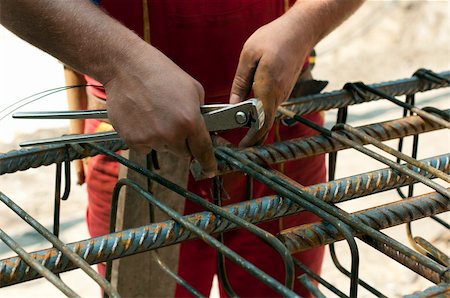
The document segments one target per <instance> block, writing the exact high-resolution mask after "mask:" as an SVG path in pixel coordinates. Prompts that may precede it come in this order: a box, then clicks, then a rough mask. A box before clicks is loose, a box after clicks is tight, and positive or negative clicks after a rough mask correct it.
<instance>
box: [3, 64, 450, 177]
mask: <svg viewBox="0 0 450 298" xmlns="http://www.w3.org/2000/svg"><path fill="white" fill-rule="evenodd" d="M439 75H441V76H443V77H446V78H450V71H447V72H442V73H439ZM370 86H371V87H373V88H376V89H379V90H381V91H383V92H386V93H389V94H391V95H394V96H398V95H402V94H413V93H416V92H421V91H426V90H431V89H436V88H442V87H446V86H448V84H446V83H442V84H438V83H433V82H430V81H428V80H421V79H419V78H417V77H412V78H409V79H402V80H397V81H391V82H384V83H380V84H373V85H370ZM379 98H380V97H378V96H377V95H371V96H369V97H368V98H367V100H375V99H379ZM360 102H362V101H358V100H356V99H355V98H354V97H353V96H352V95H351V93H350V92H348V91H347V90H338V91H333V92H329V93H322V94H318V95H313V96H305V97H301V98H299V99H296V100H295V101H294V102H292V103H288V104H287V105H286V106H289V105H295V106H296V107H297V108H296V109H295V111H296V112H297V113H299V114H306V113H311V112H314V111H320V110H328V109H332V108H340V107H344V106H347V105H349V104H356V103H360ZM447 113H448V111H447ZM393 125H394V127H393V129H395V123H393ZM411 125H413V126H414V127H410V128H408V131H407V132H404V133H403V132H402V131H403V130H405V129H406V128H405V127H404V126H402V125H400V127H399V129H400V132H397V133H395V134H396V135H397V134H398V135H397V136H392V137H388V138H387V139H393V138H398V137H402V136H407V135H411V134H414V133H422V132H426V131H431V130H435V129H439V128H441V127H439V126H433V125H431V124H429V123H425V126H426V127H424V128H421V127H420V125H423V123H417V124H413V123H411ZM411 128H412V129H413V130H410V129H411ZM379 129H380V128H378V129H376V128H375V129H374V133H375V135H372V136H374V137H376V134H377V133H378V132H379V133H381V135H385V134H386V133H387V132H386V131H385V130H384V129H381V131H380V130H379ZM414 129H417V132H414ZM388 133H389V131H388ZM387 139H383V140H387ZM304 141H306V142H305V143H304V144H302V143H303V142H304ZM317 142H318V144H320V145H316V143H317ZM102 146H103V147H105V148H107V149H109V150H111V151H117V150H120V149H126V148H127V146H126V144H125V143H124V142H123V141H111V142H104V143H102ZM311 146H313V147H311ZM330 146H331V147H330ZM333 146H334V147H335V148H334V147H333ZM76 147H77V146H75V145H74V146H65V145H55V146H42V147H38V148H32V149H21V150H15V151H11V152H7V153H1V154H0V175H3V174H6V173H13V172H17V171H24V170H27V169H30V168H37V167H40V166H47V165H50V164H53V163H58V162H62V161H72V160H75V159H81V158H84V157H88V156H94V155H96V154H98V152H96V151H95V150H92V149H91V148H86V147H84V146H78V147H79V148H78V149H76ZM320 147H327V149H323V150H321V149H320ZM345 148H346V147H345V146H342V144H328V142H327V141H326V140H323V139H320V138H319V139H316V138H315V137H313V138H308V139H305V140H302V141H301V142H299V141H298V140H297V141H294V142H293V143H292V142H281V143H277V144H274V145H269V146H265V147H255V148H251V149H248V150H244V152H245V153H246V154H248V157H249V158H253V161H255V162H258V161H259V162H265V164H267V163H269V164H272V163H279V162H284V161H287V160H293V159H299V158H304V157H307V156H311V155H316V154H320V153H326V152H333V151H337V150H340V149H345ZM292 150H293V151H292ZM291 151H292V152H291ZM315 152H317V153H315ZM271 155H272V156H273V157H271ZM219 169H220V172H221V173H225V172H229V171H231V167H230V166H229V165H228V166H227V165H226V164H223V163H221V164H219Z"/></svg>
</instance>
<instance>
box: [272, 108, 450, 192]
mask: <svg viewBox="0 0 450 298" xmlns="http://www.w3.org/2000/svg"><path fill="white" fill-rule="evenodd" d="M278 111H279V112H281V113H283V114H285V115H286V116H288V117H290V118H292V119H294V120H296V121H298V122H300V123H302V124H305V125H307V126H308V127H311V128H312V129H314V130H316V131H318V132H320V133H321V134H322V135H323V136H325V137H327V138H329V139H330V140H333V139H334V140H337V141H338V142H341V143H344V144H346V145H348V146H350V147H351V148H353V149H355V150H358V151H359V152H361V153H364V154H365V155H367V156H370V157H372V158H373V159H375V160H378V161H380V162H382V163H384V164H386V165H388V166H390V167H391V168H393V169H396V170H397V171H400V172H402V173H404V174H406V175H408V176H411V177H413V178H414V179H415V180H418V181H420V182H422V183H423V184H425V185H427V186H429V187H431V188H433V189H434V190H436V191H437V192H439V193H441V194H443V195H445V196H446V197H448V198H450V191H449V190H448V189H446V188H445V187H443V186H441V185H440V184H438V183H436V182H434V181H432V180H430V179H428V178H427V177H424V176H422V175H419V174H417V173H416V172H414V171H411V170H410V169H408V168H407V167H401V166H400V165H399V164H398V163H396V162H393V161H392V160H390V159H389V158H386V157H385V156H383V155H381V154H378V153H377V152H375V151H373V150H370V149H368V148H367V147H364V146H363V145H362V144H361V143H360V142H358V141H355V140H353V139H350V138H349V137H348V136H344V135H342V134H339V133H337V132H336V131H334V130H329V129H326V128H324V127H321V126H320V125H317V124H316V123H314V122H312V121H310V120H308V119H306V118H304V117H301V116H299V115H297V114H295V113H294V112H292V111H289V110H287V109H285V108H281V107H279V108H278ZM346 131H347V132H350V131H349V130H346ZM351 133H353V134H354V135H356V137H358V138H360V139H362V140H365V141H366V142H369V144H373V145H375V146H377V144H378V145H381V146H383V147H387V146H385V145H384V144H382V143H381V142H380V141H377V140H376V139H374V138H371V137H370V136H369V135H367V134H364V133H361V132H359V131H357V130H356V129H353V131H351ZM383 147H380V148H383ZM388 148H389V147H388Z"/></svg>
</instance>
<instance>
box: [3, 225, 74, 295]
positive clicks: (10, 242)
mask: <svg viewBox="0 0 450 298" xmlns="http://www.w3.org/2000/svg"><path fill="white" fill-rule="evenodd" d="M0 240H2V241H3V242H4V243H5V244H6V245H7V246H8V247H9V248H11V249H12V250H13V251H14V252H16V253H17V255H19V256H20V258H22V260H24V261H25V262H26V263H27V264H28V265H29V266H30V267H31V268H33V269H34V270H36V271H37V272H38V273H39V274H40V275H42V276H43V277H45V278H46V279H47V280H48V281H49V282H51V283H52V284H53V285H54V286H55V287H57V288H58V289H59V290H60V291H61V292H63V293H64V294H65V295H66V296H67V297H80V296H78V295H77V293H75V292H74V291H73V290H72V289H71V288H69V287H68V286H67V284H65V283H64V282H63V281H62V280H61V279H60V278H58V276H56V275H55V274H54V273H53V272H51V271H50V270H48V269H47V268H45V267H44V266H43V265H42V264H41V263H39V262H37V261H36V260H35V259H33V258H32V257H31V256H30V254H29V253H27V252H26V251H25V250H24V249H23V248H22V247H21V246H20V245H19V243H17V242H16V241H14V239H12V238H11V237H10V236H8V234H6V233H5V232H4V231H3V230H2V229H0Z"/></svg>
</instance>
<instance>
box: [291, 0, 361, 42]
mask: <svg viewBox="0 0 450 298" xmlns="http://www.w3.org/2000/svg"><path fill="white" fill-rule="evenodd" d="M363 2H364V0H298V1H297V2H296V3H295V4H294V6H293V7H292V8H291V9H290V10H289V11H288V12H287V13H286V17H288V18H292V19H293V20H294V23H296V24H297V26H296V28H295V29H293V30H296V33H297V34H296V36H301V37H302V40H303V41H304V42H306V43H308V44H309V45H310V46H311V47H314V46H315V45H316V44H317V43H318V42H319V41H320V40H322V39H323V38H324V37H325V36H326V35H328V34H329V33H330V32H331V31H333V30H334V29H335V28H337V27H338V26H339V25H340V24H341V23H342V22H343V21H345V20H346V19H347V18H348V17H349V16H350V15H351V14H353V12H355V11H356V10H357V9H358V8H359V7H360V6H361V4H362V3H363Z"/></svg>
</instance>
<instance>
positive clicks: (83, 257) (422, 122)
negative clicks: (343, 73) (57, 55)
mask: <svg viewBox="0 0 450 298" xmlns="http://www.w3.org/2000/svg"><path fill="white" fill-rule="evenodd" d="M449 79H450V72H443V73H439V74H436V73H433V72H431V71H428V70H420V71H418V72H417V73H416V74H415V76H414V77H412V78H411V79H406V80H399V81H394V82H386V83H382V84H374V85H371V86H368V87H367V86H365V85H361V84H359V83H358V84H353V86H357V87H358V88H362V89H364V92H361V90H358V89H353V90H352V89H351V88H348V87H346V90H341V91H335V92H330V93H324V94H319V95H313V96H307V97H304V98H299V99H295V100H293V101H291V102H289V103H287V104H286V105H284V107H287V108H289V109H290V110H289V111H288V112H286V113H285V115H284V116H286V114H287V116H288V117H289V118H292V119H295V120H297V121H301V122H302V123H304V124H306V125H310V126H311V127H312V128H313V129H316V130H318V131H319V132H320V133H321V135H317V136H313V137H309V138H305V139H297V140H288V141H284V142H280V143H276V144H272V145H267V146H260V147H254V148H248V149H244V150H232V149H230V148H226V147H218V148H216V156H217V159H218V162H219V171H220V174H225V173H228V172H232V171H243V172H245V173H247V174H248V175H249V176H251V177H253V178H255V179H257V180H259V181H261V182H263V183H264V184H266V185H267V186H268V187H270V188H272V189H273V190H274V191H275V192H276V193H277V195H273V196H268V197H263V198H259V199H253V200H250V201H246V202H242V203H238V204H233V205H228V206H224V207H219V206H216V205H214V204H212V203H209V202H207V201H205V200H203V199H202V198H201V197H198V196H197V195H195V194H193V193H191V192H189V191H188V190H186V189H183V188H181V187H180V186H178V185H176V184H173V183H172V182H170V181H169V180H167V179H165V178H163V177H161V176H159V175H157V174H156V173H154V172H152V171H150V170H148V169H146V168H143V167H141V166H139V165H137V164H134V163H132V162H130V161H128V160H126V159H125V158H123V157H121V156H120V155H118V154H116V153H114V152H115V151H118V150H121V149H126V148H127V147H126V145H125V144H124V143H123V142H121V141H114V142H101V143H98V144H100V145H95V144H94V143H92V144H91V143H88V144H75V145H66V146H61V145H56V146H47V147H43V148H33V149H27V150H17V151H11V152H8V153H5V154H0V175H1V174H6V173H13V172H16V171H23V170H26V169H29V168H35V167H39V166H43V165H50V164H53V163H56V164H57V165H58V169H59V171H57V184H58V185H57V187H56V194H55V207H58V208H59V205H58V203H59V200H60V199H66V198H67V197H68V196H69V192H70V188H67V187H66V189H65V191H64V194H63V196H62V198H61V197H60V195H61V190H60V185H61V183H60V182H61V178H60V175H61V163H62V162H65V163H66V166H67V165H68V162H70V161H71V160H75V159H80V158H84V157H86V156H94V155H96V154H99V153H100V154H105V155H107V156H109V157H111V158H113V159H115V160H117V161H118V162H120V163H121V164H123V165H125V166H126V167H128V168H129V169H132V170H134V171H137V172H138V173H141V174H143V175H145V176H146V177H147V178H148V179H150V180H152V181H155V182H157V183H159V184H161V185H163V186H165V187H167V188H168V189H170V190H172V191H174V192H176V193H178V194H180V195H182V196H184V197H186V198H187V199H190V200H192V201H194V202H195V203H196V204H199V205H200V206H202V207H203V208H204V209H205V210H206V211H204V212H201V213H197V214H193V215H188V216H181V215H179V214H177V213H175V212H173V210H170V208H168V207H167V206H165V204H163V203H161V201H159V200H158V199H157V198H154V197H153V196H152V195H151V194H150V193H149V192H147V191H146V190H144V189H142V188H140V187H139V186H138V185H137V184H135V183H134V182H133V181H131V180H121V181H119V182H118V185H117V189H120V188H121V187H122V186H126V187H131V188H133V189H134V190H135V191H137V192H138V193H139V194H140V196H142V197H143V198H145V199H147V200H148V201H149V202H151V204H154V205H155V206H157V207H158V208H160V209H161V210H164V212H165V213H167V214H168V215H169V216H170V217H171V218H172V219H171V220H167V221H165V222H160V223H154V224H149V225H145V226H142V227H139V228H135V229H129V230H124V231H119V232H114V233H111V234H108V235H105V236H102V237H96V238H92V239H87V240H83V241H78V242H74V243H70V244H63V243H59V242H58V240H57V239H55V238H56V237H54V236H52V235H51V234H49V232H48V231H47V230H45V229H44V230H45V231H44V230H42V227H41V226H39V224H38V223H36V222H34V221H33V219H32V218H31V216H29V215H27V214H26V213H25V212H22V211H23V210H22V211H20V212H18V214H19V215H20V216H21V217H22V218H24V220H27V221H28V222H29V223H30V224H32V225H33V227H35V228H37V229H38V230H39V231H40V232H41V233H43V234H44V235H46V237H47V238H48V239H49V240H51V242H52V243H53V244H54V245H55V246H57V247H56V248H51V249H44V250H40V251H36V252H32V253H29V254H28V253H26V252H25V251H23V249H22V248H21V247H20V246H18V245H16V244H14V243H13V242H11V241H10V240H11V239H10V237H9V236H8V235H6V234H4V233H3V232H2V233H1V235H0V236H1V238H2V240H3V241H6V242H8V243H9V244H11V247H13V248H14V249H16V251H17V252H18V253H19V255H20V256H17V257H12V258H8V259H4V260H0V287H3V286H8V285H13V284H17V283H21V282H24V281H27V280H31V279H35V278H39V277H41V274H43V275H46V276H47V278H50V279H51V280H52V282H53V283H54V284H55V285H56V286H57V287H58V288H60V289H61V290H62V291H63V292H64V293H65V294H66V295H68V296H74V293H72V292H70V291H71V290H70V289H69V288H67V286H65V285H64V284H61V283H60V282H59V281H58V279H57V277H56V276H55V275H54V274H58V273H61V272H65V271H68V270H72V269H76V268H79V267H84V266H85V265H83V264H85V263H86V265H87V264H97V263H100V262H106V261H111V260H114V259H118V258H122V257H125V256H129V255H133V254H137V253H140V252H144V251H149V250H155V249H157V248H162V247H165V246H168V245H172V244H175V243H179V242H182V241H185V240H187V239H193V238H200V239H202V240H203V241H205V242H206V243H208V244H210V245H212V246H213V247H214V248H215V249H217V250H218V252H219V253H220V255H221V256H226V257H227V258H230V259H231V260H232V261H234V262H235V263H236V264H238V265H239V266H242V268H244V269H246V270H247V271H248V272H249V273H250V274H253V275H254V276H256V277H257V278H259V279H260V280H261V281H263V282H264V283H265V284H267V285H268V286H269V287H271V288H272V289H274V290H275V291H277V292H278V293H279V294H280V295H283V296H286V297H296V294H295V293H294V292H292V290H291V287H292V278H293V276H292V272H293V271H292V269H293V266H294V263H295V266H297V267H299V268H303V270H304V272H305V274H303V275H301V276H298V277H297V279H298V280H299V281H300V282H301V283H302V284H303V285H304V286H305V287H306V288H307V289H309V290H310V291H311V293H313V294H314V295H315V296H317V297H322V296H323V294H322V292H321V291H320V289H318V288H317V286H316V284H314V282H313V281H317V282H319V283H320V284H321V285H323V286H324V287H326V288H328V289H330V290H331V291H332V292H333V293H335V294H336V295H337V296H339V297H356V296H357V294H358V284H359V285H361V286H363V287H365V288H366V289H368V290H369V291H371V292H372V293H373V294H374V295H376V296H384V295H383V294H382V293H380V292H379V291H378V290H377V289H375V288H373V287H371V286H370V285H369V284H368V283H366V282H364V281H362V280H361V279H360V278H359V276H358V268H359V258H360V257H361V256H360V255H359V252H358V246H357V244H356V242H355V240H354V238H355V237H358V238H360V239H361V240H363V241H364V242H365V243H367V244H369V245H370V246H372V247H373V248H374V249H377V250H378V251H380V252H382V253H384V254H385V255H386V256H388V257H390V258H392V259H393V260H395V261H397V262H399V263H401V264H402V265H403V266H405V267H407V268H409V269H411V270H413V271H415V272H416V273H417V274H419V275H421V276H423V277H425V278H427V279H428V280H430V281H432V282H434V283H436V284H439V285H438V286H437V287H435V288H430V290H427V291H424V292H423V293H422V294H424V295H428V293H431V292H432V293H435V292H436V293H445V292H446V291H448V283H449V282H450V271H449V268H448V259H449V258H448V256H447V255H446V254H445V252H442V251H440V250H439V249H437V248H436V247H434V246H433V245H432V244H431V243H430V242H428V241H427V240H426V239H423V238H421V237H415V238H414V239H415V241H416V242H417V243H418V245H421V247H423V248H424V249H425V251H426V253H425V255H422V254H420V253H418V252H416V251H414V250H412V249H410V248H408V247H406V246H404V245H403V244H401V243H399V242H397V241H396V240H395V239H392V238H390V237H388V236H387V235H385V234H383V233H380V232H379V230H381V229H384V228H387V227H391V226H394V225H398V224H402V223H410V222H412V221H414V220H417V219H420V218H424V217H433V216H434V215H436V214H439V213H442V212H446V211H448V210H449V209H450V201H449V192H448V190H447V188H446V187H444V186H443V185H441V184H440V183H439V182H436V181H437V180H434V181H432V180H431V179H434V178H443V179H445V180H448V177H449V176H448V174H449V172H450V153H446V154H443V155H441V156H437V157H434V158H428V159H424V160H421V161H417V160H416V159H415V154H413V157H409V156H407V155H405V154H403V153H402V152H401V149H400V150H399V151H396V150H394V149H392V148H390V147H387V146H385V145H384V144H381V143H380V142H381V141H385V140H391V139H401V138H403V137H406V136H411V135H415V136H417V135H419V134H421V133H424V132H429V131H433V130H438V129H442V128H444V127H447V125H448V119H449V118H450V110H445V111H441V110H437V109H435V108H427V109H423V112H422V110H420V111H418V110H417V108H416V107H415V106H414V105H413V104H410V103H408V104H407V105H404V104H399V105H400V106H402V107H405V108H408V109H409V110H410V111H412V112H418V114H420V115H421V116H422V117H426V118H422V117H420V116H409V117H404V118H402V119H397V120H391V121H386V122H382V123H378V124H371V125H366V126H363V127H359V128H353V127H350V126H349V125H347V124H345V123H344V124H340V126H337V128H341V129H342V130H334V131H327V130H325V129H323V128H320V127H316V126H315V125H314V124H311V123H308V122H307V121H305V120H304V118H302V117H300V115H301V114H305V113H310V112H314V111H320V110H326V109H330V108H343V107H347V106H348V105H352V104H359V103H362V102H367V101H372V100H378V99H382V98H386V99H388V100H390V101H392V102H395V103H398V102H397V99H396V98H394V96H398V95H405V94H406V95H409V96H413V95H414V94H415V93H417V92H421V91H426V90H430V89H436V88H442V87H446V86H448V85H449V82H450V81H449ZM366 87H367V88H366ZM353 88H354V87H353ZM374 90H375V91H374ZM369 91H370V92H369ZM405 115H406V114H405ZM366 144H372V145H375V146H378V147H379V148H381V149H383V150H384V151H385V152H388V153H390V154H394V155H395V156H396V157H397V158H400V159H403V160H404V161H406V162H407V163H406V164H403V165H400V164H395V163H393V162H391V161H390V160H387V159H386V158H385V157H382V156H380V157H379V159H380V160H381V161H383V162H385V163H386V164H388V165H389V166H390V168H387V169H382V170H377V171H372V172H368V173H364V174H360V175H355V176H351V177H347V178H341V179H336V180H333V181H330V182H327V183H321V184H317V185H313V186H305V187H304V186H301V185H298V184H297V183H295V182H293V181H290V180H288V179H285V178H284V176H283V175H282V174H281V173H277V172H276V171H274V170H267V169H265V168H263V167H261V165H264V166H266V165H268V164H276V163H282V162H285V161H290V160H296V159H301V158H304V157H308V156H313V155H318V154H322V153H330V152H337V151H339V150H342V149H345V148H354V149H357V150H360V151H362V152H364V153H365V154H367V155H369V156H372V157H375V158H378V155H376V154H374V153H372V151H371V150H368V149H366V148H365V147H364V145H366ZM397 162H398V161H397ZM333 168H334V166H333ZM66 169H67V168H66ZM68 174H70V173H68V172H67V170H66V179H68V178H67V177H68ZM193 174H194V176H195V177H197V178H201V175H200V173H199V172H196V171H195V168H194V169H193ZM58 176H59V178H58ZM58 181H59V183H58ZM67 182H68V183H69V185H70V180H69V181H67V180H66V186H67ZM418 182H422V183H425V184H427V185H429V186H431V187H433V188H434V189H435V190H436V191H437V192H439V193H431V194H425V195H421V196H416V197H412V191H411V190H410V191H409V197H405V199H404V200H402V201H398V202H395V203H390V204H386V205H383V206H378V207H374V208H371V209H368V210H363V211H359V212H356V213H354V214H348V213H346V212H344V211H343V210H341V209H340V208H338V207H336V206H335V205H334V204H335V203H339V202H343V201H348V200H353V199H357V198H360V200H363V198H362V197H364V196H366V195H369V194H373V193H378V192H383V191H386V190H389V189H396V188H399V187H402V186H409V187H410V188H412V186H413V185H414V184H416V183H418ZM117 193H118V191H117V192H116V195H117ZM0 198H1V200H2V201H3V203H5V204H6V205H7V206H8V207H10V208H19V209H18V210H20V207H18V206H17V205H15V203H14V202H13V201H12V200H11V199H10V198H8V197H7V196H6V195H5V194H3V193H1V192H0ZM58 210H59V209H58ZM303 210H308V211H311V212H313V213H315V214H317V215H319V216H320V217H321V218H322V219H323V220H324V222H323V223H315V224H310V225H305V226H301V227H295V228H292V229H289V230H286V231H283V232H282V233H280V235H278V238H279V239H280V240H282V242H283V243H284V245H285V246H286V247H284V246H283V245H281V243H280V242H279V241H278V240H277V239H276V238H274V237H273V235H271V234H268V233H267V232H265V231H262V230H260V229H259V228H258V227H256V226H255V225H254V224H256V223H259V222H263V221H267V220H272V219H275V218H280V217H283V216H287V215H291V214H296V213H298V212H300V211H303ZM56 217H58V218H56ZM54 223H55V227H54V231H53V233H54V234H55V235H58V233H59V228H58V225H59V214H57V213H55V220H54ZM443 224H444V225H447V226H448V224H447V223H443ZM236 228H244V229H247V230H249V231H251V232H253V233H255V234H257V235H260V237H262V238H263V239H265V242H266V244H267V245H269V246H272V247H273V248H275V249H276V250H277V251H278V252H279V254H280V255H282V256H284V257H285V269H286V280H285V283H284V285H283V284H282V283H280V282H279V281H277V280H275V279H273V278H272V277H271V276H269V275H267V274H266V273H264V272H262V271H261V270H260V269H259V268H258V267H256V266H255V265H253V264H251V263H249V262H248V261H246V260H244V259H242V258H241V257H240V256H239V255H237V254H235V253H233V252H232V251H230V250H229V249H228V247H227V246H226V245H224V244H223V243H220V242H219V241H218V240H216V239H215V238H214V237H211V236H210V234H215V233H224V232H227V231H230V230H233V229H236ZM342 239H345V240H346V241H347V242H348V244H349V247H350V250H351V257H352V268H351V270H350V271H346V269H344V268H342V267H341V266H340V265H339V264H338V261H337V259H334V261H335V264H336V266H337V267H338V268H339V270H341V271H342V272H343V273H344V271H346V273H345V274H346V275H347V276H348V277H349V278H350V282H349V285H350V288H349V294H346V293H345V292H342V291H341V290H338V289H337V288H336V287H335V286H333V285H332V283H330V282H329V281H326V280H324V279H323V278H321V277H319V276H317V275H316V274H315V273H314V272H312V271H308V269H307V267H305V266H304V265H303V264H300V263H298V262H297V261H296V260H294V263H293V262H292V258H290V255H289V253H288V250H289V252H290V253H295V252H297V251H300V250H304V249H308V248H311V247H315V246H320V245H324V244H331V246H330V248H332V244H333V243H335V242H336V241H339V240H342ZM280 245H281V246H280ZM420 252H422V251H420ZM335 258H336V255H335ZM219 266H220V265H219ZM219 269H220V268H219ZM222 269H223V268H222ZM166 272H168V271H166ZM169 274H170V276H171V277H172V278H174V279H175V280H177V282H178V283H180V284H182V285H183V286H184V287H186V288H187V289H189V291H190V292H191V293H192V294H193V295H194V296H200V294H199V293H198V292H197V291H196V290H195V289H194V288H192V287H191V286H190V285H189V284H187V283H186V282H185V281H183V280H182V279H181V278H180V277H179V276H178V275H177V274H176V273H173V272H172V273H170V272H169ZM90 276H91V278H93V279H95V280H97V281H98V282H99V284H101V286H102V288H103V289H104V290H105V292H107V293H108V294H109V295H111V296H117V297H118V295H119V294H118V293H117V292H115V291H114V289H112V288H111V286H110V285H109V283H108V282H106V283H105V282H102V280H101V277H100V276H99V275H98V274H96V273H93V274H92V273H91V274H90ZM219 276H220V278H221V279H222V282H223V284H224V286H225V288H226V290H227V293H229V294H230V293H231V294H230V295H232V296H235V295H236V293H235V292H234V290H233V289H232V287H231V285H230V284H227V283H226V281H227V276H226V271H225V270H222V271H221V274H220V275H219ZM55 278H56V279H55ZM414 295H418V294H417V293H415V294H413V296H414ZM419 296H420V295H419Z"/></svg>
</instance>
